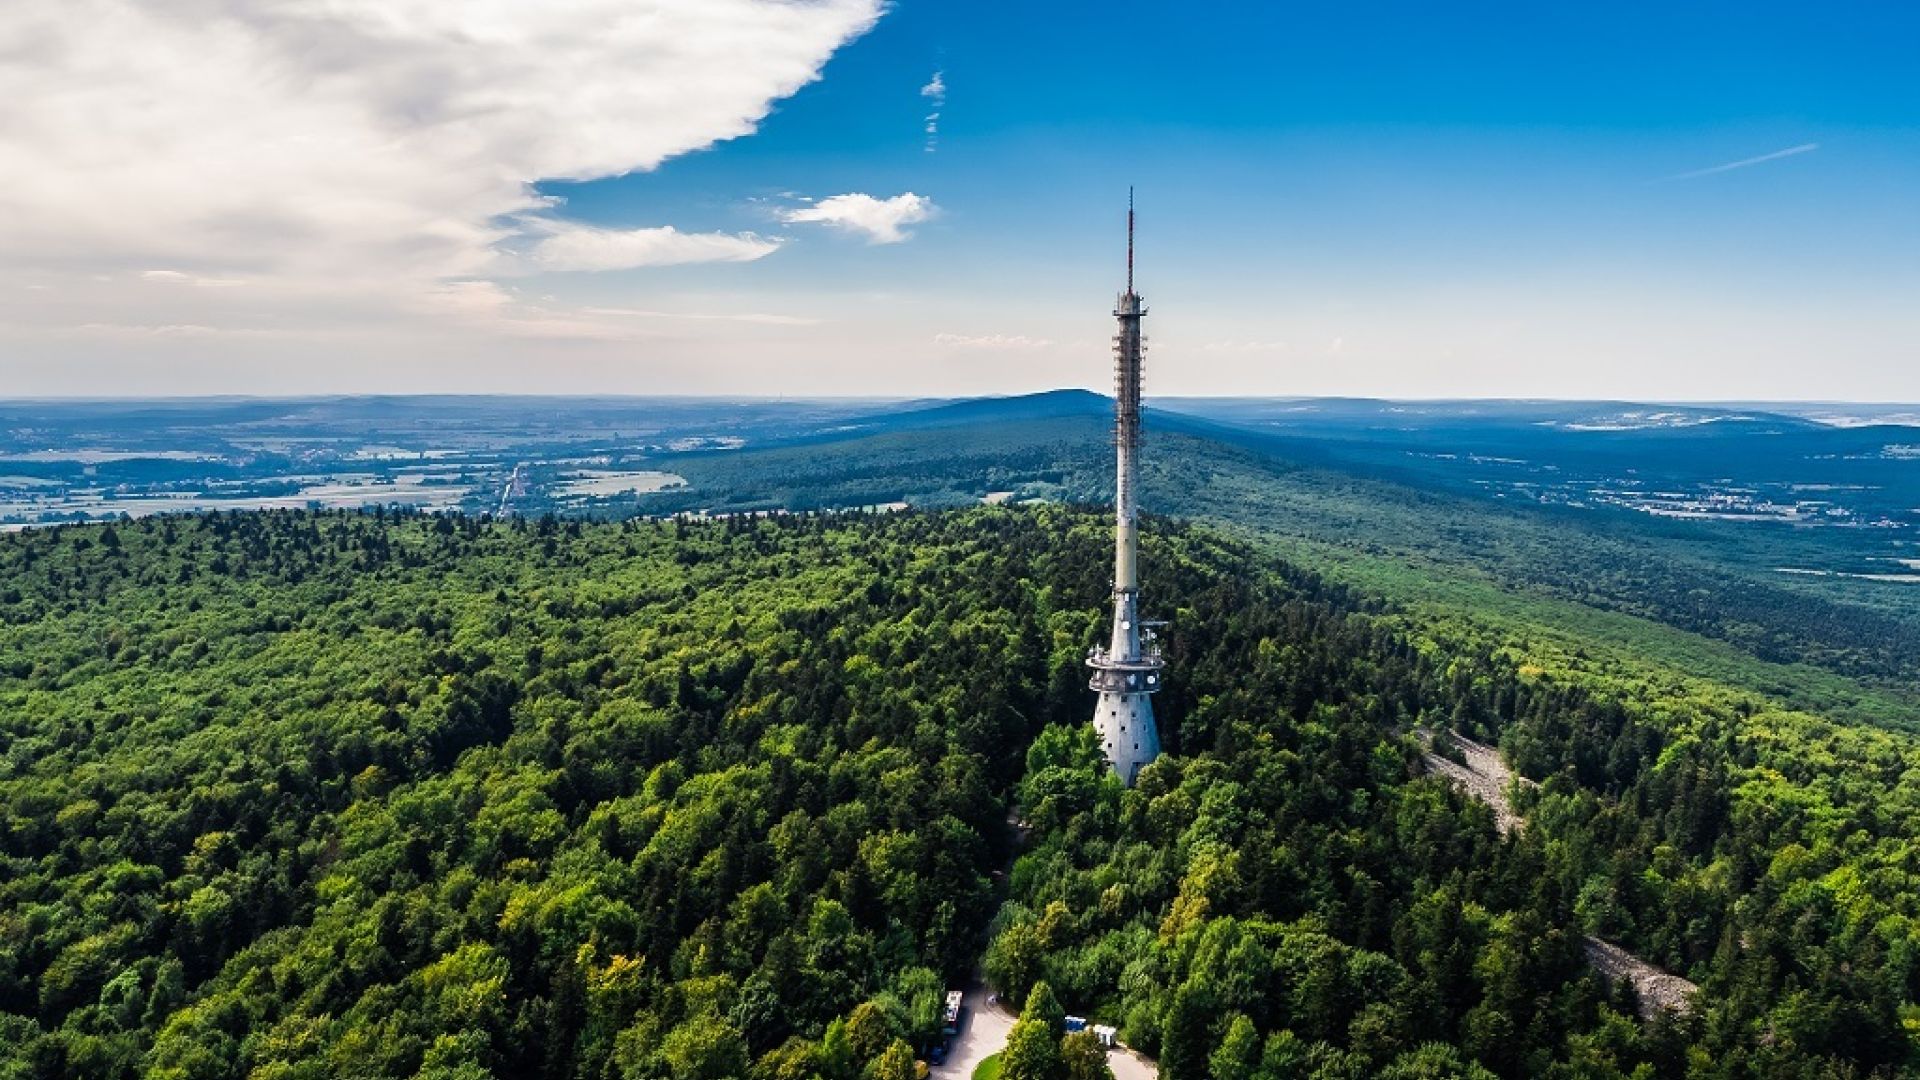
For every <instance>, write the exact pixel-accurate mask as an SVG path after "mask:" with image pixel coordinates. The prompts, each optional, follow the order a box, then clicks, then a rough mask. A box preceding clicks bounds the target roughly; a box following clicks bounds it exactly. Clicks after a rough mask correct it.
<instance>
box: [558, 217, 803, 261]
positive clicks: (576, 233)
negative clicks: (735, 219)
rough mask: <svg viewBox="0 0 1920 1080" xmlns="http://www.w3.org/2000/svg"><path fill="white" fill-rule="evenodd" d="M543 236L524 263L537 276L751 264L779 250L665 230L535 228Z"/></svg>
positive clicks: (774, 243)
mask: <svg viewBox="0 0 1920 1080" xmlns="http://www.w3.org/2000/svg"><path fill="white" fill-rule="evenodd" d="M536 227H537V228H539V229H541V230H542V231H543V232H544V233H545V235H544V236H542V237H541V238H540V240H539V241H538V242H537V243H535V244H534V245H533V247H532V248H531V249H529V250H528V252H527V256H526V261H527V262H528V264H529V265H530V266H531V267H532V268H533V269H539V270H588V271H592V270H632V269H636V268H638V267H643V266H684V265H686V264H688V263H707V262H752V261H754V260H755V259H763V258H765V257H767V256H768V255H771V254H773V253H774V252H776V251H778V250H780V241H778V240H771V239H768V238H766V237H762V236H756V235H754V234H753V233H683V232H681V231H680V230H678V229H676V228H674V227H673V226H671V225H662V226H659V227H657V228H651V229H600V228H595V227H593V226H590V225H576V224H572V223H566V222H543V223H541V224H539V225H537V226H536Z"/></svg>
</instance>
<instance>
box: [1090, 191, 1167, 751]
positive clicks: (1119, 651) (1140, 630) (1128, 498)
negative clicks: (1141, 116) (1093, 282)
mask: <svg viewBox="0 0 1920 1080" xmlns="http://www.w3.org/2000/svg"><path fill="white" fill-rule="evenodd" d="M1146 313H1147V312H1146V308H1145V307H1144V306H1143V305H1142V304H1141V298H1140V294H1139V293H1137V292H1135V291H1134V289H1133V199H1132V197H1131V195H1129V197H1128V199H1127V291H1126V292H1124V293H1121V294H1120V298H1119V300H1118V301H1117V302H1116V303H1115V305H1114V311H1113V314H1114V318H1116V319H1118V320H1119V323H1120V328H1119V334H1118V335H1117V336H1115V338H1114V360H1115V367H1116V373H1115V377H1114V395H1113V442H1114V451H1115V463H1114V464H1115V471H1114V495H1113V635H1112V637H1111V639H1110V641H1109V644H1108V646H1107V647H1106V648H1104V649H1103V648H1098V647H1096V648H1094V649H1093V650H1092V651H1091V652H1090V653H1088V654H1087V666H1088V667H1089V668H1092V669H1093V676H1092V678H1091V679H1090V680H1088V683H1087V685H1088V686H1089V687H1090V688H1091V689H1093V690H1095V691H1097V692H1098V693H1099V694H1100V701H1099V704H1098V705H1097V706H1095V709H1094V714H1093V726H1094V728H1095V730H1097V731H1098V732H1099V734H1100V745H1101V747H1102V749H1103V750H1105V752H1106V755H1107V762H1108V764H1110V765H1111V766H1112V767H1113V771H1114V772H1115V773H1117V774H1118V775H1119V777H1120V780H1121V782H1123V783H1125V784H1127V785H1128V786H1132V784H1133V781H1134V779H1135V778H1136V777H1137V776H1138V775H1139V773H1140V769H1141V767H1142V766H1144V765H1146V764H1147V763H1148V762H1150V761H1152V760H1153V759H1154V758H1156V757H1159V756H1160V731H1159V729H1158V727H1156V726H1155V724H1154V720H1153V699H1152V696H1151V695H1152V694H1153V693H1154V692H1155V691H1157V690H1159V689H1160V670H1161V668H1162V667H1164V666H1165V664H1164V662H1163V661H1162V660H1161V657H1160V651H1159V649H1158V648H1157V647H1156V646H1155V645H1154V641H1153V635H1152V631H1151V630H1150V629H1148V628H1147V627H1144V626H1142V624H1141V622H1140V611H1139V601H1140V564H1139V523H1138V515H1139V505H1138V496H1137V488H1138V480H1139V477H1138V475H1137V463H1136V461H1135V457H1136V455H1137V454H1138V452H1139V449H1140V357H1141V353H1142V351H1143V350H1144V347H1145V340H1144V339H1143V338H1142V337H1141V336H1140V320H1141V318H1142V317H1143V316H1145V315H1146Z"/></svg>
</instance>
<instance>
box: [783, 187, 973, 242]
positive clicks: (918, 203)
mask: <svg viewBox="0 0 1920 1080" xmlns="http://www.w3.org/2000/svg"><path fill="white" fill-rule="evenodd" d="M935 210H936V207H935V206H934V205H933V200H932V199H929V198H927V197H926V196H925V195H915V194H914V193H913V192H911V191H909V192H906V193H905V194H902V195H895V196H894V197H893V198H891V199H876V198H874V197H873V196H871V195H865V194H861V193H859V192H852V193H849V194H846V195H832V196H829V197H827V198H824V199H821V200H820V201H819V202H817V203H815V204H813V205H812V206H806V207H801V208H799V209H797V210H789V211H787V212H786V213H785V214H784V215H782V218H781V220H783V221H786V222H787V223H789V224H801V223H805V222H817V223H819V224H822V225H831V226H834V227H836V228H841V229H846V230H848V231H849V232H856V233H861V234H863V235H865V236H866V238H867V242H868V243H870V244H897V243H900V242H901V241H902V240H906V239H909V238H910V237H911V236H912V234H911V233H908V232H906V231H905V229H906V226H908V225H917V224H919V223H921V222H923V221H926V220H927V219H928V218H931V217H932V216H933V215H934V211H935Z"/></svg>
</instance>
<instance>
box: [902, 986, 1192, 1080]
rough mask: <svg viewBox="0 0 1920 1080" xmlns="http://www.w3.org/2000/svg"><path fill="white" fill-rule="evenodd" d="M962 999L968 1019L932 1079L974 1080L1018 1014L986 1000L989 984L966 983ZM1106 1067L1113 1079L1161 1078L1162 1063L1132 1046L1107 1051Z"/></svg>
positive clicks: (1000, 1045) (1001, 1046)
mask: <svg viewBox="0 0 1920 1080" xmlns="http://www.w3.org/2000/svg"><path fill="white" fill-rule="evenodd" d="M963 1000H964V1003H965V1006H966V1010H967V1014H966V1023H965V1024H963V1025H962V1026H961V1028H960V1034H958V1035H955V1036H954V1037H953V1042H952V1044H951V1045H950V1046H949V1047H948V1050H947V1062H946V1064H944V1065H935V1066H934V1067H933V1069H932V1071H931V1072H929V1073H928V1077H929V1080H932V1078H935V1077H945V1078H950V1080H971V1078H972V1076H973V1070H975V1069H977V1068H979V1067H980V1063H981V1062H982V1061H985V1060H986V1059H988V1058H990V1057H992V1056H993V1055H995V1054H997V1053H999V1052H1000V1051H1002V1050H1004V1049H1006V1046H1007V1035H1008V1034H1009V1033H1011V1032H1012V1031H1013V1022H1014V1020H1015V1019H1017V1017H1015V1016H1014V1014H1013V1013H1011V1012H1008V1011H1007V1009H1006V1007H1005V1006H1004V1005H1001V1004H999V1003H997V1002H996V1003H995V1004H992V1005H989V1004H987V988H986V987H984V986H981V985H978V984H975V985H973V986H969V987H967V990H966V997H965V998H964V999H963ZM1107 1067H1108V1068H1110V1069H1112V1070H1113V1076H1114V1080H1159V1076H1160V1069H1159V1066H1157V1065H1155V1064H1154V1063H1153V1062H1152V1061H1149V1060H1148V1059H1146V1058H1144V1057H1141V1056H1140V1055H1139V1054H1136V1053H1134V1052H1133V1051H1131V1050H1122V1049H1118V1048H1116V1049H1113V1050H1110V1051H1108V1052H1107Z"/></svg>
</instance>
